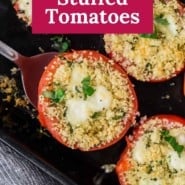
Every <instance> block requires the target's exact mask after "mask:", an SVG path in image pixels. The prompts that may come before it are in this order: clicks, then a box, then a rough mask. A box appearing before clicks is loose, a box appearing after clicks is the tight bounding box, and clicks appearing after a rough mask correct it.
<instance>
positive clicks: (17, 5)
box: [12, 0, 32, 26]
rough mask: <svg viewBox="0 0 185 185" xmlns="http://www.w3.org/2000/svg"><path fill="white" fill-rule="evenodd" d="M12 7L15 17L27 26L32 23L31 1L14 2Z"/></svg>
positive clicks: (19, 0) (16, 0) (20, 0)
mask: <svg viewBox="0 0 185 185" xmlns="http://www.w3.org/2000/svg"><path fill="white" fill-rule="evenodd" d="M12 2H13V6H14V9H15V10H16V12H17V16H18V17H19V18H20V19H22V20H23V21H25V22H26V24H27V25H28V26H29V25H31V23H32V0H14V1H12Z"/></svg>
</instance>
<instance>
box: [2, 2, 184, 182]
mask: <svg viewBox="0 0 185 185" xmlns="http://www.w3.org/2000/svg"><path fill="white" fill-rule="evenodd" d="M0 25H1V26H0V40H2V41H4V42H6V43H7V44H8V45H10V46H11V47H13V48H14V49H15V50H17V51H18V52H20V53H21V54H23V55H25V56H32V55H34V54H37V53H39V52H40V50H39V48H42V49H43V50H44V51H53V48H52V47H51V44H52V42H51V37H53V36H54V35H47V34H42V35H33V34H32V33H31V27H28V26H26V25H25V23H24V22H23V21H20V20H19V19H18V18H17V16H16V14H15V11H14V9H13V7H12V5H11V2H10V1H8V0H1V2H0ZM58 36H64V37H67V38H68V39H69V40H70V41H71V46H70V49H93V50H97V51H99V52H100V53H103V54H106V53H105V51H104V42H103V39H102V38H103V35H102V34H95V35H85V34H78V35H77V34H76V35H75V34H73V35H58ZM12 67H14V64H12V63H11V62H10V61H8V60H7V59H6V58H4V57H2V56H0V75H7V76H9V77H10V78H12V77H13V78H15V80H16V83H17V86H18V89H19V95H20V96H22V95H23V94H24V91H23V87H22V83H21V75H20V72H18V73H16V74H15V75H13V76H12V74H11V72H10V69H11V68H12ZM33 75H34V72H33ZM130 79H131V81H132V82H133V84H134V86H135V90H136V94H137V97H138V102H139V112H140V115H139V116H138V117H137V119H138V120H139V119H140V118H141V117H143V116H152V115H155V114H175V115H178V116H181V117H184V118H185V97H184V96H183V86H182V85H183V73H181V74H179V75H178V76H177V77H174V78H172V79H171V80H168V81H166V82H163V83H143V82H139V81H137V80H135V79H132V78H130ZM3 96H4V95H3V93H1V92H0V135H1V140H3V141H4V142H6V143H9V145H10V146H12V147H13V148H16V150H18V151H19V152H20V153H22V154H23V155H24V156H26V157H27V158H28V159H29V160H30V161H32V162H33V163H34V164H36V165H37V166H39V167H40V168H41V169H45V171H46V172H48V174H49V175H51V176H52V177H54V178H55V179H57V180H58V181H59V182H61V184H65V185H73V184H74V185H118V184H119V182H118V179H117V176H116V174H115V171H112V172H110V173H105V171H104V170H103V169H102V168H101V167H102V166H103V165H105V164H116V162H117V161H118V159H119V157H120V154H121V152H122V151H123V149H124V147H125V144H126V143H125V138H123V139H121V140H120V141H119V142H117V143H116V144H114V145H113V146H111V147H109V148H106V149H103V150H100V151H93V152H81V151H78V150H72V149H69V148H67V147H65V146H63V145H61V144H59V143H58V142H57V141H55V140H54V139H53V138H52V137H51V136H50V134H49V133H47V131H44V134H43V133H41V132H40V131H41V130H40V124H39V122H38V120H37V111H36V110H33V107H32V106H31V105H29V107H28V108H26V109H25V108H22V107H15V106H13V102H12V101H11V102H9V103H8V102H5V101H3ZM129 132H131V130H130V131H129ZM129 132H128V133H129ZM28 151H29V152H28Z"/></svg>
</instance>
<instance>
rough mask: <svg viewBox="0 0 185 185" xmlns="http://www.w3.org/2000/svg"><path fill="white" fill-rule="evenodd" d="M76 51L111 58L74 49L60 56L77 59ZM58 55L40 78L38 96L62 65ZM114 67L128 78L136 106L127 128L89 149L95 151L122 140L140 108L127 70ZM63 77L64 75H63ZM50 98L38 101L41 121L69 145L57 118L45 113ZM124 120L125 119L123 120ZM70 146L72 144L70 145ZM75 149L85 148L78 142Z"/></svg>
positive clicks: (85, 55)
mask: <svg viewBox="0 0 185 185" xmlns="http://www.w3.org/2000/svg"><path fill="white" fill-rule="evenodd" d="M74 52H75V53H76V54H78V56H79V55H80V56H83V58H87V59H88V58H92V57H93V59H94V60H95V61H96V60H99V59H100V58H102V59H103V60H102V62H109V60H110V59H109V58H107V57H105V56H104V55H102V54H100V53H98V52H96V51H88V50H86V51H72V52H66V53H62V54H60V56H63V57H65V58H66V59H67V60H69V61H70V60H71V59H73V60H74V59H75V56H76V55H74ZM57 60H58V57H55V58H54V59H53V60H51V62H50V63H49V65H48V66H47V67H46V70H45V71H44V73H43V75H42V77H41V80H40V83H39V87H38V96H40V95H41V94H42V92H43V88H44V87H46V86H47V85H48V83H49V82H48V80H47V79H48V77H49V76H50V77H51V76H52V75H51V74H54V73H55V71H56V69H57V68H58V67H59V65H61V63H59V62H58V61H57ZM113 68H114V69H115V70H117V71H119V72H120V73H121V74H122V76H123V77H124V78H126V79H127V80H128V84H129V88H130V90H131V93H132V94H133V96H134V98H133V100H132V104H133V105H134V108H133V110H132V113H131V114H130V115H128V121H127V123H126V124H125V128H124V130H122V132H121V133H120V134H119V136H117V137H116V138H114V139H113V140H111V141H109V142H106V143H103V144H100V145H98V146H94V147H92V148H90V149H89V150H91V151H93V150H99V149H103V148H106V147H108V146H110V145H112V144H114V143H116V142H117V141H118V140H120V139H121V138H122V137H123V136H124V135H125V133H126V132H127V130H128V129H129V127H130V126H131V124H132V123H133V122H134V121H135V116H136V113H137V110H138V103H137V97H136V94H135V91H134V89H133V85H132V83H131V82H130V81H129V79H128V77H127V75H126V73H125V71H124V70H123V69H122V68H121V67H120V66H119V65H117V64H113ZM61 78H62V76H61ZM51 81H52V79H51ZM48 101H49V100H48V99H47V98H45V99H44V100H43V101H42V103H41V102H40V101H39V102H38V112H39V116H38V117H39V120H40V123H41V125H42V126H43V127H45V128H46V129H47V130H48V131H49V132H50V133H51V134H52V136H53V137H54V138H55V139H56V140H58V141H59V142H60V143H62V144H64V145H66V146H68V144H67V142H66V141H65V140H64V139H63V138H62V137H61V135H60V133H59V130H57V129H54V126H53V125H54V123H55V122H57V120H56V119H55V120H53V119H51V118H49V117H48V116H47V115H45V113H44V112H45V108H46V106H47V102H48ZM122 121H124V120H122ZM68 147H70V146H68ZM74 148H75V149H80V150H84V149H83V148H80V147H79V146H78V144H76V147H74ZM89 150H88V151H89Z"/></svg>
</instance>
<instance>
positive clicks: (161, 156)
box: [116, 115, 185, 185]
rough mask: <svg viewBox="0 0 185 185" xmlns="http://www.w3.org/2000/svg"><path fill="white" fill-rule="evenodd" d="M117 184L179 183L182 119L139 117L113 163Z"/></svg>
mask: <svg viewBox="0 0 185 185" xmlns="http://www.w3.org/2000/svg"><path fill="white" fill-rule="evenodd" d="M116 172H117V175H118V178H119V181H120V184H121V185H145V184H147V185H171V184H174V185H183V184H184V182H185V119H184V118H181V117H178V116H174V115H157V116H153V117H151V118H149V119H146V120H143V121H142V123H141V124H140V126H139V127H138V128H137V129H135V132H134V133H133V135H132V136H129V137H128V138H127V147H126V149H125V151H123V153H122V155H121V158H120V160H119V161H118V163H117V166H116Z"/></svg>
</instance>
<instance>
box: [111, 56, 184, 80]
mask: <svg viewBox="0 0 185 185" xmlns="http://www.w3.org/2000/svg"><path fill="white" fill-rule="evenodd" d="M108 56H109V57H110V58H111V59H112V60H114V57H113V54H112V53H108ZM126 60H127V59H126V58H125V59H123V60H122V61H115V62H116V63H118V64H119V65H120V66H121V67H122V68H123V69H124V70H125V72H126V73H127V67H123V66H122V65H121V64H123V63H124V61H126ZM183 71H185V64H184V66H183V67H182V68H181V69H179V70H176V71H175V72H174V73H171V74H170V76H169V77H166V78H165V77H163V78H158V79H154V78H149V79H148V80H141V79H137V78H136V77H135V76H134V75H132V74H131V73H127V75H128V76H130V77H132V78H134V79H135V80H138V81H141V82H148V83H161V82H166V81H168V80H170V79H172V78H175V77H176V76H178V75H179V74H181V73H182V72H183Z"/></svg>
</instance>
